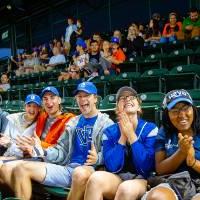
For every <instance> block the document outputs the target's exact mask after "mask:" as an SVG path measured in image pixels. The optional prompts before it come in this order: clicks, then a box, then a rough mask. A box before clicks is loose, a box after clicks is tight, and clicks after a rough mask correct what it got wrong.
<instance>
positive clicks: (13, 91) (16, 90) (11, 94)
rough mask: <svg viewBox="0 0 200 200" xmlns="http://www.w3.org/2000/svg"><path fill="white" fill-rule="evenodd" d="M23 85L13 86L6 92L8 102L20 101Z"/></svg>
mask: <svg viewBox="0 0 200 200" xmlns="http://www.w3.org/2000/svg"><path fill="white" fill-rule="evenodd" d="M23 87H24V86H23V85H13V86H11V87H10V89H8V90H7V94H8V100H22V97H21V91H22V89H23Z"/></svg>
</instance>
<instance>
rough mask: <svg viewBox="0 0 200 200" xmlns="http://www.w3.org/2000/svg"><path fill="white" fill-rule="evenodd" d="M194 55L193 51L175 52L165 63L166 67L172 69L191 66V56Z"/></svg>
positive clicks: (181, 50)
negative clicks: (179, 66) (173, 67)
mask: <svg viewBox="0 0 200 200" xmlns="http://www.w3.org/2000/svg"><path fill="white" fill-rule="evenodd" d="M194 54H195V53H194V52H193V50H192V49H179V50H173V51H172V52H171V53H170V54H169V55H168V57H167V60H166V61H165V67H167V68H168V69H171V67H172V66H177V65H186V64H190V63H191V56H192V55H194Z"/></svg>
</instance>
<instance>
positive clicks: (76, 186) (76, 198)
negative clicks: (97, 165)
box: [67, 166, 94, 200]
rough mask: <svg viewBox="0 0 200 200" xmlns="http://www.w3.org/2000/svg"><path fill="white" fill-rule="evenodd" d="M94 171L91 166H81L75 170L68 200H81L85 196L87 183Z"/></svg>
mask: <svg viewBox="0 0 200 200" xmlns="http://www.w3.org/2000/svg"><path fill="white" fill-rule="evenodd" d="M92 173H94V169H93V168H92V167H90V166H81V167H77V168H76V169H75V170H74V172H73V176H72V186H71V190H70V193H69V195H68V198H67V199H68V200H81V199H83V198H84V192H85V189H86V184H87V181H88V179H89V177H90V176H91V174H92Z"/></svg>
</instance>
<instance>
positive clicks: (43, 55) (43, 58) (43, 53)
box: [39, 45, 49, 64]
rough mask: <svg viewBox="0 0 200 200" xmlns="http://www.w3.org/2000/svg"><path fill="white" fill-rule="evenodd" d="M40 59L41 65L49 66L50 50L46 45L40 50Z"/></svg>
mask: <svg viewBox="0 0 200 200" xmlns="http://www.w3.org/2000/svg"><path fill="white" fill-rule="evenodd" d="M39 58H40V62H41V64H47V63H48V62H49V54H48V49H47V47H46V46H45V45H43V46H42V48H41V50H40V53H39Z"/></svg>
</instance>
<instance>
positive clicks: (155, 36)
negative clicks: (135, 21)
mask: <svg viewBox="0 0 200 200" xmlns="http://www.w3.org/2000/svg"><path fill="white" fill-rule="evenodd" d="M160 37H161V32H160V27H159V21H158V20H157V19H154V18H153V19H150V22H149V25H148V28H147V30H146V39H145V42H149V44H154V43H159V42H160Z"/></svg>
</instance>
